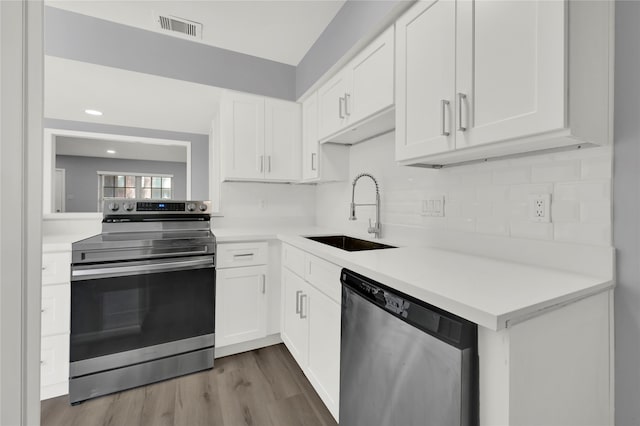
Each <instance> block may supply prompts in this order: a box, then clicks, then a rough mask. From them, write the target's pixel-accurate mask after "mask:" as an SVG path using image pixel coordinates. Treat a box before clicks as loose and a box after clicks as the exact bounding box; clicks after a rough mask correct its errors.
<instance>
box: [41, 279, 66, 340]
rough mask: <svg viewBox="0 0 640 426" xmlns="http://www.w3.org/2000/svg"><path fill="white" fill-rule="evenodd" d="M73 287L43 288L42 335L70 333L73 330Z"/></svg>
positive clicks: (56, 286) (63, 285)
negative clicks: (71, 322)
mask: <svg viewBox="0 0 640 426" xmlns="http://www.w3.org/2000/svg"><path fill="white" fill-rule="evenodd" d="M70 312H71V286H70V285H69V284H59V285H50V286H43V287H42V305H41V307H40V322H41V326H40V334H41V335H42V336H48V335H52V334H60V333H67V334H68V333H69V330H70V328H71V325H70V321H71V320H70V318H71V315H70Z"/></svg>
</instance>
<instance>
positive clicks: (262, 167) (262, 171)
mask: <svg viewBox="0 0 640 426" xmlns="http://www.w3.org/2000/svg"><path fill="white" fill-rule="evenodd" d="M260 173H264V155H261V156H260Z"/></svg>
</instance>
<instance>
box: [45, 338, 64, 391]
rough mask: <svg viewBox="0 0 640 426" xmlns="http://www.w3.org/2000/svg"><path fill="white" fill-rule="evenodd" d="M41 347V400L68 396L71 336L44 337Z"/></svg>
mask: <svg viewBox="0 0 640 426" xmlns="http://www.w3.org/2000/svg"><path fill="white" fill-rule="evenodd" d="M40 345H41V346H40V384H41V386H42V391H41V397H40V398H41V399H48V398H53V397H54V396H59V395H64V394H66V393H67V392H68V387H69V384H68V381H69V334H57V335H54V336H46V337H43V338H42V341H41V343H40ZM55 389H59V392H55Z"/></svg>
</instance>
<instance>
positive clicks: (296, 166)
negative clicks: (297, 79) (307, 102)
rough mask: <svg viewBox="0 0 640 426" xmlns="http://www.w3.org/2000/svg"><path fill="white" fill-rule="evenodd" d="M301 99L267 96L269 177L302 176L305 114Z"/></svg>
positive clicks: (267, 165) (266, 122)
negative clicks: (292, 99) (301, 155)
mask: <svg viewBox="0 0 640 426" xmlns="http://www.w3.org/2000/svg"><path fill="white" fill-rule="evenodd" d="M300 109H301V108H300V104H299V103H297V102H288V101H281V100H276V99H266V100H265V165H264V171H265V178H266V179H274V180H287V181H296V180H300V172H301V167H300V149H301V146H302V130H301V126H302V114H301V111H300Z"/></svg>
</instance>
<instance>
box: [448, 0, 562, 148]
mask: <svg viewBox="0 0 640 426" xmlns="http://www.w3.org/2000/svg"><path fill="white" fill-rule="evenodd" d="M565 14H566V2H564V1H558V0H553V1H547V0H537V1H533V0H532V1H490V0H473V1H461V2H458V30H457V81H456V86H457V92H458V93H460V94H462V95H464V96H466V98H461V95H458V96H457V102H459V103H460V104H459V105H457V113H458V114H460V115H461V117H459V118H458V119H457V123H456V128H460V127H462V128H464V130H458V131H457V135H456V147H457V148H462V147H466V146H473V145H479V144H484V143H488V142H497V141H502V140H506V139H512V138H519V137H524V136H529V135H534V134H538V133H542V132H547V131H552V130H558V129H562V128H563V127H565V126H566V123H565V102H566V100H565V96H566V89H565V73H566V70H565V60H564V58H565V49H566V46H565V39H566V37H565V25H566V24H565V20H566V16H565Z"/></svg>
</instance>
